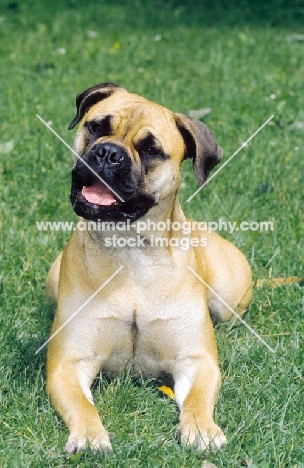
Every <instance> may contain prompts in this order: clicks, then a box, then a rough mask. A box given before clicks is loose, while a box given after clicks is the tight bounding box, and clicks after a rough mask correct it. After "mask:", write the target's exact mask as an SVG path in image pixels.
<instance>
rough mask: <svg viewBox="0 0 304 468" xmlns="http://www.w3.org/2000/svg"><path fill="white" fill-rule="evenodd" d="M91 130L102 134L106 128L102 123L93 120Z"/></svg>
mask: <svg viewBox="0 0 304 468" xmlns="http://www.w3.org/2000/svg"><path fill="white" fill-rule="evenodd" d="M90 132H91V133H97V134H98V135H102V134H103V132H104V128H103V126H102V125H101V124H99V123H97V122H92V123H91V125H90Z"/></svg>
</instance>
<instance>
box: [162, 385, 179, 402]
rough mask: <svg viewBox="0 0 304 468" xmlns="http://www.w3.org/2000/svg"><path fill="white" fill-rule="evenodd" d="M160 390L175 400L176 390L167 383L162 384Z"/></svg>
mask: <svg viewBox="0 0 304 468" xmlns="http://www.w3.org/2000/svg"><path fill="white" fill-rule="evenodd" d="M158 390H160V391H161V392H163V393H164V394H165V395H167V396H168V397H169V398H171V399H172V400H175V395H174V392H173V390H172V389H171V388H170V387H167V386H166V385H162V386H161V387H158Z"/></svg>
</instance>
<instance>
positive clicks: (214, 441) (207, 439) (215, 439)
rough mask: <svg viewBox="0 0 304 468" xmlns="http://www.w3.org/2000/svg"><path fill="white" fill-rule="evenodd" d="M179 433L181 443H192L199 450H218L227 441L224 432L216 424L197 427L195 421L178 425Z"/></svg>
mask: <svg viewBox="0 0 304 468" xmlns="http://www.w3.org/2000/svg"><path fill="white" fill-rule="evenodd" d="M179 434H180V441H181V444H182V445H184V446H187V445H192V446H194V447H196V448H197V449H198V450H201V451H208V450H210V449H217V450H218V449H220V448H221V447H222V445H225V444H227V442H228V441H227V439H226V437H225V435H224V433H223V432H222V430H221V429H220V428H219V427H218V426H217V425H216V424H214V425H212V426H211V427H208V428H199V427H197V425H196V424H195V423H193V424H186V425H184V426H180V428H179Z"/></svg>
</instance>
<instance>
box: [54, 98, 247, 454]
mask: <svg viewBox="0 0 304 468" xmlns="http://www.w3.org/2000/svg"><path fill="white" fill-rule="evenodd" d="M135 109H136V112H134V110H135ZM107 113H111V114H113V115H115V124H116V128H115V132H114V134H113V136H111V137H110V138H108V140H110V141H114V142H118V143H119V144H121V145H124V147H125V148H127V150H128V152H129V154H130V155H131V157H132V158H134V160H135V163H136V159H137V158H138V154H137V153H136V151H135V150H134V141H136V140H137V139H138V138H139V137H140V136H141V134H143V132H145V131H146V130H147V128H153V131H154V133H156V134H157V136H158V138H159V140H160V143H161V145H162V146H163V147H164V148H165V149H166V152H167V154H168V155H170V159H168V160H167V161H165V162H161V163H157V165H156V167H155V169H154V170H153V172H152V173H150V174H148V175H147V177H146V180H145V182H146V190H147V191H149V190H150V191H151V192H153V193H155V194H156V196H157V197H158V199H159V203H158V204H157V205H156V206H154V207H153V208H151V209H150V211H149V212H148V213H147V215H145V216H144V217H143V218H141V219H140V221H145V220H147V219H148V218H149V219H153V220H154V221H156V222H157V221H166V220H167V219H170V220H171V221H180V222H183V221H186V218H185V216H184V214H183V212H182V209H181V207H180V205H179V201H178V186H179V180H180V165H181V162H182V160H183V156H184V152H185V146H184V142H183V138H182V137H181V134H180V132H179V131H178V129H177V127H176V124H175V121H174V118H173V114H172V112H171V111H169V110H167V109H165V108H163V107H161V106H158V105H156V104H153V103H151V102H149V101H146V100H145V99H143V98H141V97H139V96H136V95H133V94H129V93H127V92H126V91H123V90H122V91H120V90H119V91H117V92H116V93H114V94H113V95H112V96H111V97H109V98H108V99H105V100H104V101H102V102H100V103H97V104H95V105H94V106H93V107H91V108H90V109H89V111H88V113H87V114H86V116H85V118H84V119H83V121H82V123H81V124H80V128H79V130H78V132H77V136H76V139H75V149H76V151H78V152H79V153H80V154H81V153H82V152H83V151H84V147H85V144H84V141H85V129H84V126H83V124H84V122H85V121H86V120H87V119H89V118H92V116H94V115H95V116H99V115H106V114H107ZM130 116H132V121H131V122H130ZM136 167H139V161H138V165H137V166H136V164H135V168H136ZM135 170H136V169H135ZM133 234H134V232H131V233H129V232H124V233H120V236H123V235H125V236H130V235H133ZM107 235H108V233H104V232H92V231H91V232H89V231H75V232H74V233H73V236H72V238H71V240H70V242H69V243H68V245H67V247H66V248H65V250H64V252H63V254H62V259H61V257H58V259H57V260H56V262H55V264H54V265H53V266H52V268H51V270H50V273H49V275H48V278H47V291H48V295H49V296H50V297H55V296H57V288H58V283H59V290H58V298H57V312H56V316H55V320H54V324H53V328H52V334H53V333H55V332H56V330H57V329H58V328H59V327H60V326H62V325H63V324H64V323H65V322H66V321H67V320H68V319H69V318H70V317H71V316H72V315H73V314H74V313H75V311H77V310H78V309H79V308H80V307H81V306H82V304H83V303H84V302H85V301H87V299H88V298H89V297H90V296H91V295H92V294H94V293H95V291H96V290H97V289H98V288H99V287H100V286H101V285H102V284H103V283H105V282H106V281H107V280H108V278H109V277H110V276H111V275H113V273H115V271H117V269H118V268H120V267H121V266H123V270H122V271H121V272H120V273H118V274H117V275H116V276H115V278H114V279H113V280H112V281H110V282H109V283H108V284H107V285H106V286H105V287H104V288H103V289H102V290H101V291H100V292H99V293H98V295H97V296H96V297H94V299H92V300H91V301H90V302H89V303H88V304H87V306H86V307H85V308H84V309H83V310H81V311H80V312H79V313H78V314H77V315H76V316H75V317H73V319H72V320H71V321H70V322H69V323H67V324H66V325H65V327H64V328H63V329H62V330H61V331H60V332H59V333H58V334H57V335H56V336H55V337H54V338H53V339H52V340H51V341H50V343H49V349H48V362H47V374H48V383H47V388H48V392H49V393H50V395H51V398H52V401H53V403H54V405H55V406H56V408H57V410H58V411H59V412H60V414H61V415H62V416H63V419H64V420H65V422H66V424H67V425H68V427H69V431H70V435H69V439H68V443H67V446H66V448H67V450H69V451H70V452H75V451H77V450H81V449H84V448H85V447H86V445H87V443H90V445H91V447H92V448H94V449H97V450H102V449H111V443H110V438H109V435H108V433H107V431H106V430H105V428H104V427H103V425H102V423H101V420H100V418H99V415H98V413H97V410H96V409H95V407H94V406H93V400H92V395H91V392H90V387H91V384H92V382H93V379H94V378H95V376H96V374H97V373H98V372H99V371H100V370H104V371H109V372H111V373H113V374H115V373H118V372H119V371H120V370H121V369H122V368H126V367H134V368H137V369H139V370H140V372H141V373H143V374H144V375H146V376H147V377H157V376H159V375H160V374H161V373H162V372H166V373H170V374H171V375H172V376H173V379H174V382H175V387H174V390H175V394H176V400H177V403H178V405H179V407H180V424H179V431H180V434H181V442H182V443H183V444H185V445H186V444H190V445H195V446H196V447H197V448H199V449H201V450H204V449H206V448H208V447H209V446H211V447H216V448H219V447H220V446H221V445H222V444H224V443H225V442H226V438H225V436H224V434H223V432H222V431H221V429H220V428H219V427H218V426H217V425H216V424H215V423H214V421H213V411H214V405H215V401H216V395H217V392H218V388H219V384H220V372H219V367H218V358H217V347H216V342H215V337H214V331H213V326H212V323H211V319H210V315H209V311H210V313H211V315H213V316H214V317H216V318H217V319H219V320H228V319H230V318H231V316H232V313H231V311H230V310H229V309H227V307H225V305H223V303H221V302H220V301H219V300H218V299H216V298H215V297H213V296H212V293H210V291H209V290H207V288H206V287H205V286H204V284H203V283H202V282H200V281H199V280H198V279H197V278H196V277H195V276H194V275H193V273H191V271H190V270H189V269H188V266H190V267H191V268H192V269H193V270H194V271H195V272H196V273H197V274H198V275H199V276H200V277H201V278H202V279H203V280H204V281H206V282H207V283H208V284H209V285H210V286H211V288H212V289H214V290H215V291H216V292H217V294H219V295H220V296H221V297H222V298H223V300H224V301H225V302H227V303H228V305H229V306H230V307H232V308H233V309H235V308H236V307H237V306H239V309H238V311H239V313H241V314H242V313H243V312H244V310H245V308H246V307H247V305H248V303H249V301H250V297H251V282H252V280H251V273H250V268H249V266H248V263H247V261H246V259H245V257H244V256H243V254H242V253H241V252H240V251H239V250H238V249H237V248H236V247H235V246H233V245H232V244H231V243H229V242H228V241H227V240H224V239H223V238H221V237H220V236H218V235H217V234H216V233H214V232H211V233H208V232H203V233H202V232H201V231H200V232H192V233H191V235H192V236H194V237H202V236H203V237H206V240H207V246H206V247H195V248H190V249H188V250H181V249H179V248H176V247H173V248H170V247H168V248H165V247H163V248H157V249H156V248H152V247H146V248H130V249H127V248H117V249H114V248H104V247H103V245H104V237H105V236H107ZM141 235H142V236H144V237H146V238H147V239H149V236H150V235H151V233H149V232H147V233H141ZM153 235H155V236H157V233H155V232H153ZM161 235H162V236H170V235H172V233H171V234H170V233H166V232H165V233H164V232H162V233H161ZM174 235H175V237H182V236H184V235H183V234H182V233H181V232H177V233H176V232H175V233H174ZM189 236H190V235H189ZM184 237H185V236H184ZM60 255H61V254H60ZM59 264H60V268H59ZM59 270H60V277H59ZM135 323H136V329H134V324H135Z"/></svg>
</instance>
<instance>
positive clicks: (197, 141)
mask: <svg viewBox="0 0 304 468" xmlns="http://www.w3.org/2000/svg"><path fill="white" fill-rule="evenodd" d="M175 120H176V124H177V127H178V129H179V131H180V132H181V135H182V137H183V139H184V142H185V146H186V153H185V159H189V158H191V159H193V169H194V173H195V177H196V180H197V181H198V183H199V184H200V185H203V184H204V183H205V182H206V180H207V176H208V174H209V172H210V171H211V169H212V168H213V167H214V166H216V165H217V164H218V163H219V162H220V160H221V158H222V156H223V150H222V148H221V147H220V146H218V144H217V143H216V141H215V138H214V136H213V135H212V133H211V132H210V130H209V128H208V127H207V126H206V125H205V124H203V123H202V122H200V121H199V120H195V119H190V117H187V116H186V115H184V114H175Z"/></svg>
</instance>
